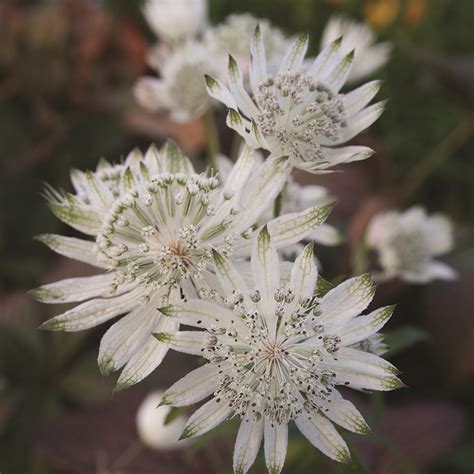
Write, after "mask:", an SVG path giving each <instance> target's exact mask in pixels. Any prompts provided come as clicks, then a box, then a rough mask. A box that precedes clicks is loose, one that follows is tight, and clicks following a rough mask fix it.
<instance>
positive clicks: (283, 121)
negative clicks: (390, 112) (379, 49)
mask: <svg viewBox="0 0 474 474" xmlns="http://www.w3.org/2000/svg"><path fill="white" fill-rule="evenodd" d="M307 47H308V36H307V35H301V36H300V37H299V38H298V39H297V40H296V41H295V42H294V44H293V46H292V47H291V48H290V49H289V50H288V52H287V54H286V56H285V58H284V59H283V61H282V62H281V64H280V66H279V68H278V70H277V72H276V73H272V72H271V71H269V68H268V67H267V59H266V54H265V49H264V44H263V38H262V34H261V30H260V28H259V27H257V28H256V31H255V34H254V36H253V39H252V42H251V47H250V51H251V59H250V86H251V91H252V94H251V95H252V97H251V96H250V95H249V94H248V93H247V91H246V90H245V87H244V85H243V75H242V72H241V70H240V68H239V66H238V65H237V62H236V60H235V59H234V58H233V57H232V56H230V57H229V89H227V88H226V87H225V86H224V85H223V84H222V83H221V82H219V81H218V80H217V79H214V78H212V77H210V76H206V84H207V89H208V91H209V94H210V95H211V96H213V97H214V98H216V99H217V100H220V101H221V102H223V103H224V104H225V105H226V106H227V107H228V109H229V115H228V117H227V124H228V125H229V126H230V127H231V128H233V129H234V130H236V131H237V132H238V133H239V134H240V135H242V137H244V139H245V140H246V142H247V143H248V144H249V145H250V146H253V147H254V148H264V149H266V150H269V151H270V152H271V154H272V155H274V156H278V157H279V156H287V157H288V158H289V160H290V162H291V163H292V165H293V166H296V167H298V168H301V169H304V170H306V171H310V172H313V173H322V172H327V169H328V168H330V167H332V166H334V165H337V164H340V163H346V162H350V161H355V160H362V159H365V158H368V157H369V156H371V155H372V150H371V149H370V148H367V147H363V146H346V147H339V148H337V147H338V146H339V145H342V144H343V143H345V142H347V141H348V140H350V139H351V138H353V137H354V136H356V135H357V134H358V133H359V132H361V131H362V130H365V129H366V128H367V127H369V126H370V125H371V124H372V123H373V122H374V121H375V120H377V118H378V117H379V116H380V115H381V113H382V111H383V108H384V104H383V103H381V102H379V103H376V104H373V105H371V106H368V107H366V106H367V104H368V103H369V102H370V101H371V100H372V98H373V97H374V96H375V94H376V93H377V92H378V90H379V87H380V84H379V82H376V81H374V82H371V83H368V84H365V85H363V86H361V87H359V88H358V89H356V90H354V91H352V92H350V93H348V94H343V93H341V92H340V90H341V87H342V86H343V85H344V83H345V82H346V79H347V76H348V74H349V72H350V68H351V63H352V59H353V53H352V52H351V53H349V54H347V55H346V56H342V55H341V54H340V48H341V39H339V40H336V41H335V42H333V43H332V44H331V45H330V46H328V47H327V48H326V49H325V50H323V51H322V52H321V53H320V54H319V55H318V56H317V57H316V59H315V60H314V61H312V62H311V63H310V64H307V63H305V62H304V57H305V54H306V50H307Z"/></svg>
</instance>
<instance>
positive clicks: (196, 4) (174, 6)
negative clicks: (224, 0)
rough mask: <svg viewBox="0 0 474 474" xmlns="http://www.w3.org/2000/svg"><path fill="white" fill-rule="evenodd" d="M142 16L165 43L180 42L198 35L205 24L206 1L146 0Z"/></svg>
mask: <svg viewBox="0 0 474 474" xmlns="http://www.w3.org/2000/svg"><path fill="white" fill-rule="evenodd" d="M143 14H144V16H145V19H146V21H147V22H148V24H149V25H150V27H151V29H152V30H153V31H154V32H155V34H156V35H157V36H159V37H160V38H161V39H163V40H165V41H170V42H174V41H181V40H184V39H187V38H192V37H193V36H196V35H197V34H198V33H200V32H201V31H202V30H203V29H204V27H205V25H206V23H207V1H206V0H147V1H146V3H145V5H144V7H143Z"/></svg>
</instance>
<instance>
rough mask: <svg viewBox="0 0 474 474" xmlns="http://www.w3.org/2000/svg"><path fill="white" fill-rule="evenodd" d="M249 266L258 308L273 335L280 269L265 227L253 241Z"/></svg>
mask: <svg viewBox="0 0 474 474" xmlns="http://www.w3.org/2000/svg"><path fill="white" fill-rule="evenodd" d="M251 265H252V274H253V279H254V286H255V288H257V289H258V290H259V291H260V295H261V299H260V301H259V303H258V307H259V308H260V310H261V314H262V316H263V317H264V318H265V319H266V321H267V324H268V327H269V332H270V334H273V333H274V330H275V325H276V318H275V317H274V315H275V298H274V295H275V292H276V290H277V288H278V286H279V283H280V267H279V261H278V254H277V251H276V248H275V246H274V245H273V243H272V241H271V237H270V234H269V233H268V230H267V228H266V226H264V227H263V228H262V230H261V231H260V232H259V233H258V235H257V238H256V239H255V241H254V245H253V250H252V260H251Z"/></svg>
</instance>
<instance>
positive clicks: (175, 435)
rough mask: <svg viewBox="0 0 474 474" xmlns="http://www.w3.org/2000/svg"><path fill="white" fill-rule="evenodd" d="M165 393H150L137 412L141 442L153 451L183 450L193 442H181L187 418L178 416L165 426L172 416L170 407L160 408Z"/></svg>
mask: <svg viewBox="0 0 474 474" xmlns="http://www.w3.org/2000/svg"><path fill="white" fill-rule="evenodd" d="M162 397H163V392H161V391H156V392H153V393H150V394H149V395H148V396H147V397H146V398H145V399H144V400H143V402H142V403H141V405H140V407H139V408H138V411H137V416H136V425H137V431H138V435H139V437H140V439H141V441H142V442H143V443H144V444H145V445H146V446H148V447H150V448H153V449H183V448H186V447H187V446H189V444H190V443H189V441H191V440H179V437H180V435H181V433H182V432H183V428H184V427H185V425H186V421H187V420H186V417H185V416H183V415H178V416H176V417H175V418H173V419H172V420H171V421H170V422H169V423H166V424H165V421H166V418H167V416H168V415H169V414H170V411H171V408H170V407H169V406H160V407H159V406H158V405H159V404H160V402H161V399H162Z"/></svg>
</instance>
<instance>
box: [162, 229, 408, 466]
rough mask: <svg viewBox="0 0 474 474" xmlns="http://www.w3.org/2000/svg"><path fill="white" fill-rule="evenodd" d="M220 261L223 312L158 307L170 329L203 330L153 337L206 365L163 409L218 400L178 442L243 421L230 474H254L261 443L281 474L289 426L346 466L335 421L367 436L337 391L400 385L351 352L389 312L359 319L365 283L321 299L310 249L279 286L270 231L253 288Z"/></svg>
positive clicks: (380, 363) (257, 250)
mask: <svg viewBox="0 0 474 474" xmlns="http://www.w3.org/2000/svg"><path fill="white" fill-rule="evenodd" d="M214 260H215V263H216V268H217V277H218V278H219V281H220V284H221V286H222V290H223V294H225V295H226V297H225V300H224V303H225V304H218V303H216V302H210V301H202V300H190V301H188V302H187V303H182V304H178V305H171V306H168V307H164V308H161V312H162V313H163V314H165V315H166V316H168V317H169V318H170V319H171V320H176V321H181V322H183V323H185V324H188V325H190V326H194V327H197V328H204V329H205V331H183V332H178V333H175V334H168V333H159V334H156V337H157V338H158V339H159V340H160V341H163V342H167V343H168V344H169V345H170V347H172V348H173V349H176V350H178V351H183V352H187V353H191V354H196V355H201V356H203V357H205V358H206V359H207V361H208V362H207V364H206V365H204V366H203V367H200V368H198V369H196V370H194V371H192V372H191V373H190V374H188V375H187V376H185V377H184V378H183V379H181V380H180V381H178V382H177V383H176V384H174V385H173V386H172V387H171V388H169V389H168V390H167V391H166V392H165V395H164V397H163V402H162V403H164V404H170V405H173V406H183V405H188V404H191V403H195V402H198V401H200V400H202V399H204V398H206V397H207V396H209V395H211V394H212V398H211V399H210V401H208V402H206V403H205V404H204V405H203V406H202V407H201V408H199V409H198V410H197V411H196V412H195V413H194V414H193V415H192V416H191V417H190V419H189V421H188V423H187V424H186V427H185V428H184V432H183V435H182V438H186V437H192V436H197V435H200V434H202V433H205V432H206V431H208V430H210V429H212V428H214V427H215V426H217V425H218V424H219V423H221V422H222V421H224V420H226V419H228V418H231V417H233V416H238V417H240V418H241V419H242V422H241V425H240V429H239V433H238V435H237V442H236V446H235V451H234V471H235V472H238V473H245V472H247V471H248V469H249V468H250V466H251V465H252V463H253V462H254V460H255V457H256V455H257V453H258V450H259V447H260V444H261V441H262V437H264V438H265V439H264V448H265V459H266V463H267V467H268V470H269V471H270V472H272V473H278V472H280V471H281V469H282V467H283V464H284V460H285V456H286V449H287V437H288V424H289V423H290V422H294V423H295V424H296V426H297V427H298V429H299V430H300V431H301V432H302V433H303V434H304V436H306V437H307V438H308V440H309V441H310V442H311V443H312V444H313V445H314V446H316V447H317V448H318V449H320V450H321V451H322V452H323V453H324V454H326V455H328V456H329V457H331V458H333V459H335V460H337V461H341V462H347V461H348V459H349V457H350V454H349V450H348V448H347V446H346V443H345V442H344V440H343V439H342V437H341V436H340V435H339V434H338V432H337V430H336V429H335V427H334V426H333V423H332V422H334V423H336V424H338V425H340V426H342V427H344V428H346V429H348V430H350V431H354V432H357V433H365V432H367V431H368V426H367V424H366V423H365V421H364V419H363V418H362V416H361V415H360V413H359V412H358V411H357V409H356V408H355V407H354V406H353V405H352V403H350V402H349V401H347V400H344V399H343V398H342V396H341V394H340V393H339V391H338V389H337V387H338V386H339V385H342V386H349V387H352V388H355V389H369V390H392V389H395V388H397V387H400V386H401V382H400V380H399V379H398V378H397V377H396V374H397V369H396V368H395V367H394V366H393V365H391V364H390V363H389V362H387V361H385V360H383V359H382V358H380V357H378V356H376V355H374V354H370V353H368V352H366V351H363V350H359V349H357V348H355V345H357V344H359V343H360V342H361V341H364V340H366V339H367V338H369V337H371V336H372V335H373V334H375V333H376V332H377V331H378V330H379V329H380V328H381V327H382V326H383V325H384V324H385V322H386V321H387V320H388V318H389V317H390V316H391V314H392V311H393V307H385V308H381V309H378V310H375V311H373V312H371V313H370V314H367V315H363V316H360V313H361V311H363V310H365V309H366V308H367V306H368V305H369V303H370V302H371V300H372V298H373V295H374V286H373V284H372V281H371V278H370V277H369V276H368V275H364V276H361V277H357V278H352V279H350V280H347V281H346V282H344V283H342V284H340V285H339V286H337V287H335V288H334V289H332V290H330V291H329V292H328V293H327V294H326V295H324V296H323V297H322V298H318V297H316V296H315V290H316V283H317V268H316V265H315V262H314V259H313V252H312V246H311V245H308V246H307V247H306V248H305V250H304V252H303V253H302V254H301V255H300V256H299V257H298V258H297V260H296V261H295V263H294V265H293V267H292V270H291V275H290V277H289V280H288V279H286V278H284V277H282V276H281V275H280V273H281V272H280V270H281V267H280V264H279V262H278V257H277V252H276V248H275V246H274V245H273V244H272V241H271V238H270V234H269V233H268V231H267V229H266V228H265V227H264V228H263V229H262V231H261V232H260V233H259V235H258V237H257V239H255V243H254V247H253V253H252V260H251V264H252V277H253V284H252V286H251V287H248V286H247V284H246V282H245V281H244V278H243V277H242V276H241V275H240V274H239V272H238V271H237V270H236V269H235V267H234V266H233V265H232V263H231V262H229V261H228V259H226V258H225V257H224V256H223V255H221V254H220V253H218V252H214Z"/></svg>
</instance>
